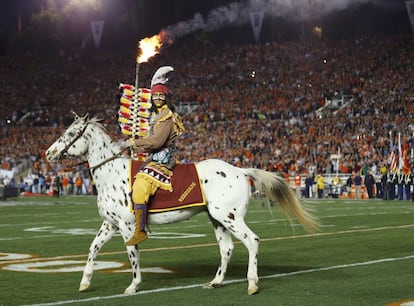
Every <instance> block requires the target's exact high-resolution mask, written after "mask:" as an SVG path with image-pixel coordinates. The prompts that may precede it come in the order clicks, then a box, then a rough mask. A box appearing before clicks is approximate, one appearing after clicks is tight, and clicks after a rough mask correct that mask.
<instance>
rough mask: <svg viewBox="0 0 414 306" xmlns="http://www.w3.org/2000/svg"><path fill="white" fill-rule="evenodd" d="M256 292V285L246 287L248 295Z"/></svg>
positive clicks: (257, 289)
mask: <svg viewBox="0 0 414 306" xmlns="http://www.w3.org/2000/svg"><path fill="white" fill-rule="evenodd" d="M258 292H259V287H257V286H256V285H255V286H252V287H250V288H249V289H247V294H248V295H253V294H256V293H258Z"/></svg>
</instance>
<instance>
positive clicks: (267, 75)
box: [0, 36, 414, 176]
mask: <svg viewBox="0 0 414 306" xmlns="http://www.w3.org/2000/svg"><path fill="white" fill-rule="evenodd" d="M413 48H414V37H413V36H393V37H389V36H381V37H366V38H361V39H356V40H344V41H324V40H318V41H291V42H274V43H265V44H246V45H220V46H218V45H208V46H203V45H197V46H194V45H191V46H190V45H187V44H185V43H182V44H177V45H176V46H174V45H173V46H171V47H169V48H168V49H166V50H165V52H161V54H159V55H157V56H156V57H154V58H153V59H151V60H150V62H148V63H144V64H142V65H141V67H140V79H139V80H140V86H141V87H147V86H149V83H150V78H151V76H152V73H153V72H154V71H155V69H156V68H157V67H158V66H162V65H172V66H173V67H174V68H175V72H174V73H173V74H172V75H171V77H172V78H171V82H170V85H169V88H170V91H171V93H172V102H173V103H174V104H175V105H179V103H180V102H195V103H196V104H197V105H198V107H197V108H196V109H195V110H194V111H192V112H190V113H188V114H186V115H184V122H185V125H186V129H187V131H186V133H185V134H184V137H183V138H182V139H180V141H179V143H178V152H179V156H180V159H181V160H183V161H199V160H202V159H206V158H220V159H223V160H226V161H228V162H230V163H231V164H234V165H238V166H242V167H259V168H264V169H268V170H270V171H280V172H285V173H287V174H289V175H291V176H293V175H295V174H296V173H300V174H307V173H309V171H315V172H317V173H322V174H325V173H334V172H335V171H336V163H335V162H334V161H333V160H332V159H331V155H332V154H336V153H337V152H338V150H340V153H341V156H342V157H343V158H341V160H340V163H339V169H338V171H339V172H341V173H351V172H352V171H354V172H358V173H361V174H362V175H366V173H367V171H368V169H372V170H373V171H374V174H375V172H377V171H379V169H380V167H381V166H384V165H387V162H388V159H389V155H390V151H391V150H393V149H396V147H397V135H398V133H400V134H401V135H402V139H403V141H409V143H411V138H412V137H413V136H412V135H413V132H414V126H413V122H414V104H413V101H414V93H413V90H412V88H414V86H413V85H414V84H413V82H414V75H413V73H414V52H413V51H414V50H413ZM134 59H135V55H134V54H133V52H129V51H128V52H125V51H93V52H85V53H76V54H65V53H64V52H61V53H60V54H56V55H47V56H46V55H37V54H29V53H27V54H24V55H8V56H5V57H3V58H0V62H1V65H0V75H1V78H0V101H1V104H0V108H1V109H0V110H1V118H0V126H1V128H2V134H1V138H0V160H1V163H2V169H9V170H10V169H11V168H12V167H13V166H16V165H17V164H18V163H19V162H20V161H21V160H22V159H25V158H30V159H31V161H32V163H33V169H34V172H35V173H41V174H44V175H46V174H50V173H56V172H60V171H61V170H62V168H64V167H65V162H63V164H62V165H50V164H49V163H47V162H46V160H45V158H44V151H45V149H47V147H48V146H49V145H50V144H52V143H53V142H54V141H55V140H56V139H57V138H58V137H59V136H60V135H61V134H62V133H63V131H64V130H65V129H66V127H67V126H68V125H69V124H70V123H71V122H72V120H73V116H72V113H71V112H72V111H74V112H76V113H78V114H79V115H82V114H85V113H89V114H90V115H91V116H97V117H99V118H101V119H103V122H104V124H105V125H106V126H107V128H108V131H109V132H110V134H111V136H112V137H113V138H114V139H119V140H120V141H122V139H125V137H124V136H123V135H122V134H121V132H120V131H119V129H118V128H117V127H116V126H117V112H118V109H119V95H120V90H119V88H118V86H119V83H129V84H134V82H135V61H134ZM341 95H351V96H353V100H352V102H351V103H350V104H349V105H347V106H346V107H344V108H343V109H341V110H339V111H338V112H336V113H334V112H330V111H326V112H322V113H317V112H316V110H318V109H319V108H321V107H322V106H324V103H325V101H326V99H328V100H329V99H331V98H332V97H334V96H339V97H340V96H341ZM410 148H411V145H410Z"/></svg>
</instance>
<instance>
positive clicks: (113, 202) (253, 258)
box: [46, 115, 318, 295]
mask: <svg viewBox="0 0 414 306" xmlns="http://www.w3.org/2000/svg"><path fill="white" fill-rule="evenodd" d="M120 152H122V148H121V147H120V146H119V145H118V144H117V143H115V142H114V141H112V140H111V138H110V136H109V135H108V134H107V133H106V131H105V129H104V128H103V126H102V125H101V124H100V123H99V122H98V120H97V119H95V118H94V119H89V118H88V115H86V116H84V117H78V116H75V120H74V122H73V123H72V124H71V126H70V127H69V128H68V129H67V130H66V131H65V132H64V133H63V135H62V136H61V137H60V138H59V139H58V140H57V141H56V142H55V143H53V144H52V145H51V146H50V147H49V149H47V151H46V157H47V159H48V160H49V161H50V162H58V161H59V160H60V159H62V158H64V157H66V156H82V157H84V158H85V159H86V160H87V162H88V163H89V166H90V168H91V173H92V177H93V180H94V181H95V184H96V188H97V192H98V196H97V205H98V212H99V214H100V215H101V217H102V218H103V223H102V225H101V228H100V230H99V232H98V233H97V235H96V237H95V238H94V239H93V241H92V243H91V245H90V248H89V254H88V259H87V262H86V265H85V269H84V271H83V276H82V280H81V282H80V288H79V290H80V291H84V290H86V289H88V288H89V286H90V284H91V279H92V274H93V266H94V260H95V259H96V256H97V255H98V253H99V251H100V250H101V248H102V247H103V245H104V244H105V243H107V242H108V241H109V240H110V239H111V238H112V236H113V235H114V233H115V232H116V231H118V230H119V232H120V234H121V235H122V238H123V240H124V241H128V240H129V239H130V238H131V236H132V235H133V233H134V229H135V216H134V214H133V212H131V210H130V207H129V205H130V204H129V203H130V196H129V194H130V191H131V190H130V188H131V187H130V183H129V173H128V172H129V164H130V157H127V156H125V155H122V154H120ZM196 168H197V171H198V174H199V177H200V182H201V186H202V189H203V191H204V194H205V199H206V202H207V205H206V206H203V207H192V208H185V209H181V210H176V211H168V212H160V213H150V214H149V216H148V223H149V224H167V223H175V222H181V221H184V220H187V219H189V218H191V217H193V216H195V215H196V214H198V213H201V212H206V213H207V214H208V215H209V217H210V219H211V220H212V223H213V227H214V232H215V235H216V239H217V242H218V244H219V247H220V254H221V262H220V265H219V267H218V270H217V272H216V275H215V277H214V278H213V280H212V281H210V282H209V283H207V284H205V285H204V287H205V288H216V287H219V286H221V285H222V283H223V280H224V277H225V274H226V270H227V265H228V263H229V260H230V257H231V255H232V251H233V248H234V245H233V242H232V239H231V235H233V236H235V237H236V238H237V239H239V240H240V241H241V242H242V243H243V244H244V246H245V247H246V248H247V250H248V253H249V262H248V269H247V280H248V294H249V295H252V294H255V293H256V292H258V290H259V288H258V281H259V277H258V274H257V255H258V247H259V237H258V236H257V235H256V234H255V233H253V232H252V230H250V228H249V227H248V226H247V225H246V223H245V221H244V217H245V215H246V212H247V209H248V204H249V199H250V196H251V185H250V182H253V183H254V185H255V187H256V189H257V190H259V191H260V192H261V193H262V194H263V195H265V196H266V197H268V198H269V199H271V200H273V201H275V202H277V204H278V207H279V208H280V209H281V211H282V212H283V213H284V214H285V215H286V217H287V218H288V219H289V221H290V220H291V219H290V216H291V215H293V216H294V217H295V218H296V219H297V220H298V221H299V222H300V223H301V224H302V225H303V227H304V228H305V229H306V230H308V231H311V232H313V231H315V230H316V229H317V228H318V220H317V219H316V218H315V217H314V216H313V215H312V214H311V212H309V210H308V209H306V208H305V207H304V206H302V204H301V203H300V202H299V201H298V199H297V198H296V196H295V193H294V192H293V191H292V190H291V188H290V187H289V186H288V184H287V183H286V182H285V180H284V179H283V178H281V177H279V176H278V175H276V174H274V173H271V172H267V171H264V170H260V169H241V168H237V167H234V166H232V165H230V164H228V163H226V162H224V161H221V160H217V159H209V160H204V161H201V162H198V163H197V164H196ZM126 249H127V251H128V257H129V260H130V263H131V267H132V275H133V278H132V282H131V284H130V285H129V286H128V287H127V288H126V289H125V293H126V294H133V293H135V292H136V291H137V290H138V287H139V285H140V283H141V280H142V278H141V271H140V265H139V249H138V245H136V246H127V247H126Z"/></svg>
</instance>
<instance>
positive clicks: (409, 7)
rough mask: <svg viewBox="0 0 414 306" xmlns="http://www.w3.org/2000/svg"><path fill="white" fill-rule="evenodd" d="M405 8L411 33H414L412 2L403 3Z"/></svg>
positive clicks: (413, 6) (413, 5) (413, 2)
mask: <svg viewBox="0 0 414 306" xmlns="http://www.w3.org/2000/svg"><path fill="white" fill-rule="evenodd" d="M405 6H406V7H407V13H408V18H410V23H411V31H412V32H413V33H414V1H413V0H411V1H405Z"/></svg>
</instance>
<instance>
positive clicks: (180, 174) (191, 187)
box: [129, 160, 206, 213]
mask: <svg viewBox="0 0 414 306" xmlns="http://www.w3.org/2000/svg"><path fill="white" fill-rule="evenodd" d="M143 163H144V162H143V161H137V160H131V163H130V176H129V182H130V188H131V189H132V185H133V184H134V181H135V175H136V174H137V172H138V171H139V170H140V169H141V167H142V165H143ZM171 184H172V187H173V191H172V192H170V191H167V190H162V189H158V190H157V192H156V193H155V195H154V196H153V197H152V198H151V199H150V201H149V203H148V212H150V213H153V212H165V211H172V210H179V209H184V208H188V207H195V206H205V205H206V200H205V197H204V193H203V191H202V189H201V186H200V179H199V177H198V173H197V169H196V167H195V164H176V165H175V166H174V171H173V175H172V177H171Z"/></svg>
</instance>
